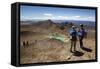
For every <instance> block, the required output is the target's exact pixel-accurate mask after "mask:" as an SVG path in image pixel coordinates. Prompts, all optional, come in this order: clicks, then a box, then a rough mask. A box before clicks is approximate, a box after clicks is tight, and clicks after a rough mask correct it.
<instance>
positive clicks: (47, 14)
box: [43, 13, 53, 16]
mask: <svg viewBox="0 0 100 69" xmlns="http://www.w3.org/2000/svg"><path fill="white" fill-rule="evenodd" d="M43 15H45V16H52V15H53V14H51V13H44V14H43Z"/></svg>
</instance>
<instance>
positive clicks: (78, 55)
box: [73, 51, 84, 57]
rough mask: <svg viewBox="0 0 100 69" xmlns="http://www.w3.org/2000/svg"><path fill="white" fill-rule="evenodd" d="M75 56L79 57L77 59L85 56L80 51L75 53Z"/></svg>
mask: <svg viewBox="0 0 100 69" xmlns="http://www.w3.org/2000/svg"><path fill="white" fill-rule="evenodd" d="M73 55H74V56H77V57H80V56H83V55H84V53H83V52H80V51H75V52H73Z"/></svg>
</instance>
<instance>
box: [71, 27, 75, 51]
mask: <svg viewBox="0 0 100 69" xmlns="http://www.w3.org/2000/svg"><path fill="white" fill-rule="evenodd" d="M70 40H71V48H70V52H75V51H76V42H77V31H76V27H75V26H72V28H71V30H70ZM72 48H74V51H72Z"/></svg>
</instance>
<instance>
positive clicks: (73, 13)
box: [20, 5, 95, 21]
mask: <svg viewBox="0 0 100 69" xmlns="http://www.w3.org/2000/svg"><path fill="white" fill-rule="evenodd" d="M20 15H21V16H20V18H21V21H24V20H32V19H42V20H47V19H51V20H80V21H95V10H93V9H76V8H57V7H41V6H25V5H22V6H20Z"/></svg>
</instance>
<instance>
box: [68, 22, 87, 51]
mask: <svg viewBox="0 0 100 69" xmlns="http://www.w3.org/2000/svg"><path fill="white" fill-rule="evenodd" d="M69 33H70V40H71V48H70V52H75V51H76V43H77V40H79V43H80V48H83V39H84V38H85V37H86V36H87V32H86V30H85V28H84V25H83V24H80V26H79V28H77V27H76V26H74V25H73V26H72V28H71V30H70V32H69Z"/></svg>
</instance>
